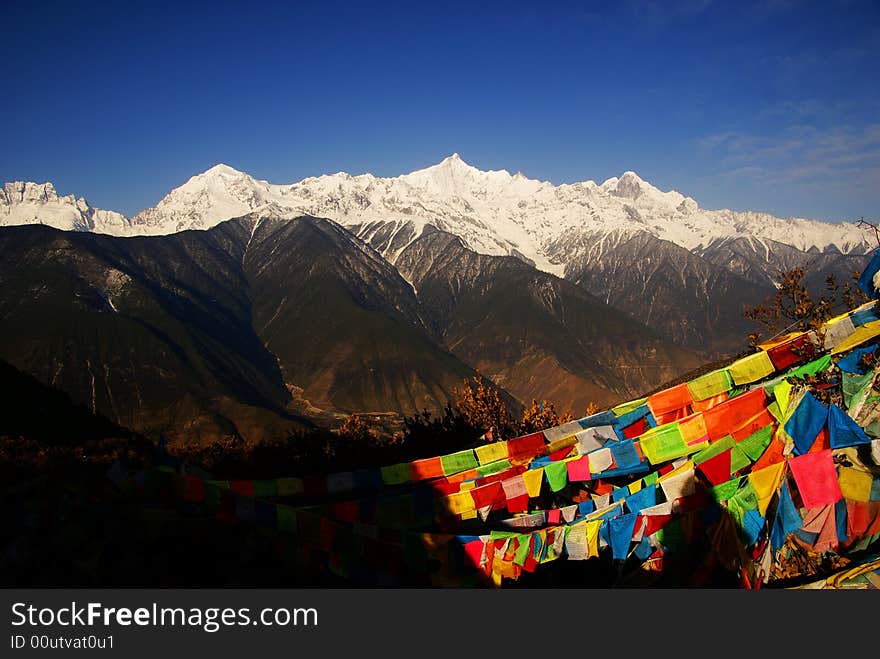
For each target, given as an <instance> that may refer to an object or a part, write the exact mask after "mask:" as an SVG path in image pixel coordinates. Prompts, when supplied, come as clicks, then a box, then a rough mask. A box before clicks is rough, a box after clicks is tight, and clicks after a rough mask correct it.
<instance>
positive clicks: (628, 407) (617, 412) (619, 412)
mask: <svg viewBox="0 0 880 659" xmlns="http://www.w3.org/2000/svg"><path fill="white" fill-rule="evenodd" d="M647 402H648V398H647V397H645V398H639V399H638V400H631V401H629V402H628V403H621V404H620V405H618V406H617V407H612V408H611V411H612V412H614V416H623V415H624V414H626V413H627V412H632V411H633V410H634V409H636V408H637V407H640V406H642V405H644V404H645V403H647Z"/></svg>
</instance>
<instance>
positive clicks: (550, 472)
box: [544, 462, 568, 492]
mask: <svg viewBox="0 0 880 659" xmlns="http://www.w3.org/2000/svg"><path fill="white" fill-rule="evenodd" d="M544 475H545V476H546V477H547V482H548V483H549V484H550V489H551V490H552V491H554V492H559V490H561V489H562V488H563V487H565V485H566V484H567V483H568V468H567V467H566V465H565V463H564V462H551V463H550V464H548V465H544Z"/></svg>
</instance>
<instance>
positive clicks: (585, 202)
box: [0, 153, 868, 274]
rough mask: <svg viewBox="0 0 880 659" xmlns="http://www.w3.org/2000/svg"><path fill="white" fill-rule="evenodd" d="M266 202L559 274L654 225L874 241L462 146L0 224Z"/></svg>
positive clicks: (168, 228) (712, 234)
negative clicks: (404, 162)
mask: <svg viewBox="0 0 880 659" xmlns="http://www.w3.org/2000/svg"><path fill="white" fill-rule="evenodd" d="M270 204H271V206H269V205H270ZM259 208H266V209H267V211H268V212H270V213H271V214H272V215H274V216H278V217H296V216H297V215H301V214H308V215H312V216H315V217H324V218H329V219H331V220H334V221H336V222H338V223H340V224H342V225H344V226H347V227H349V228H351V229H352V231H353V232H355V233H356V234H357V235H358V236H359V237H361V238H363V239H364V240H365V241H367V242H370V243H371V244H373V245H375V246H376V247H377V249H379V251H381V252H382V253H383V255H385V256H386V257H387V258H388V259H389V260H391V261H392V262H393V261H394V259H395V258H396V257H397V255H399V254H400V253H401V251H402V250H403V249H404V248H405V247H406V246H407V245H408V244H409V243H410V242H411V241H412V240H415V239H416V238H418V236H420V235H422V233H423V232H424V231H425V230H426V229H427V228H428V227H434V228H436V229H439V230H441V231H446V232H448V233H451V234H454V235H456V236H459V237H460V238H461V239H462V240H464V241H465V243H466V244H467V245H468V246H469V247H471V248H472V249H474V250H475V251H477V252H480V253H483V254H506V255H515V256H517V257H519V258H524V259H525V260H528V261H530V262H532V263H534V264H535V265H536V266H537V267H538V268H540V269H541V270H544V271H546V272H552V273H553V274H562V273H563V271H564V269H565V264H566V263H568V262H569V261H570V259H571V258H573V257H574V255H575V252H576V251H577V250H578V249H580V248H579V247H577V245H581V244H583V243H584V241H585V240H586V237H588V236H592V237H593V238H590V240H594V239H596V237H601V236H607V235H609V234H611V233H618V234H621V235H632V234H635V233H638V232H648V233H651V234H652V235H654V236H656V237H658V238H661V239H663V240H666V241H669V242H672V243H675V244H676V245H679V246H681V247H684V248H685V249H688V250H699V249H700V248H701V247H705V246H707V245H710V244H713V243H716V242H717V241H719V240H721V241H725V240H727V241H729V240H734V239H737V238H747V239H754V240H758V241H774V242H778V243H783V244H786V245H790V246H792V247H795V248H797V249H799V250H803V251H808V250H811V249H814V250H819V251H825V250H826V249H831V250H837V251H840V252H844V253H847V252H850V251H854V250H856V251H865V250H866V249H867V248H868V241H867V238H866V237H865V235H864V233H863V232H861V231H860V230H858V229H857V228H856V227H854V225H851V224H848V225H845V224H832V223H827V222H819V221H815V220H805V219H793V218H788V219H779V218H775V217H772V216H770V215H767V214H765V213H748V212H746V213H742V212H734V211H726V210H721V211H713V210H704V209H701V208H700V207H699V205H698V204H697V202H696V201H694V200H693V199H691V198H690V197H686V196H684V195H682V194H681V193H679V192H676V191H675V190H669V191H665V192H664V191H662V190H660V189H658V188H656V187H654V186H653V185H651V184H650V183H648V182H647V181H645V180H644V179H643V178H641V177H640V176H639V175H638V174H637V173H636V172H634V171H626V172H623V174H621V175H620V177H611V178H609V179H608V180H606V181H605V182H604V183H602V184H601V185H597V184H596V183H594V182H593V181H585V182H583V183H572V184H562V185H554V184H552V183H550V182H548V181H539V180H535V179H530V178H528V177H526V176H524V175H523V174H522V173H521V172H517V173H516V174H515V175H511V174H510V173H509V172H508V171H507V170H489V171H483V170H480V169H478V168H476V167H474V166H472V165H470V164H468V163H467V162H465V161H464V160H463V159H462V158H461V156H460V155H459V154H458V153H453V154H451V155H449V156H447V157H446V158H444V159H443V160H441V161H440V162H439V163H437V164H435V165H431V166H429V167H426V168H424V169H419V170H416V171H413V172H411V173H409V174H402V175H400V176H396V177H391V178H379V177H375V176H373V175H372V174H359V175H356V176H352V175H351V174H347V173H345V172H339V173H336V174H332V175H321V176H316V177H310V178H306V179H303V180H302V181H299V182H298V183H291V184H282V185H276V184H271V183H268V182H267V181H263V180H257V179H254V178H253V177H252V176H250V175H249V174H247V173H245V172H241V171H239V170H237V169H235V168H234V167H230V166H229V165H226V164H224V163H220V164H217V165H214V166H213V167H211V168H210V169H208V170H206V171H204V172H202V173H201V174H197V175H195V176H193V177H192V178H190V179H189V180H188V181H186V183H184V184H183V185H181V186H180V187H178V188H175V189H174V190H172V191H171V192H170V193H168V195H166V196H165V197H164V198H163V199H162V200H161V201H160V202H159V203H158V204H157V205H156V206H155V207H153V208H148V209H146V210H144V211H142V212H141V213H138V214H137V215H136V216H134V217H133V218H131V220H130V221H129V220H126V219H125V218H124V217H123V216H121V215H119V214H118V213H109V212H107V211H95V210H93V209H91V208H90V207H89V206H88V204H87V203H86V202H85V200H77V199H75V198H74V197H73V196H67V197H60V198H59V197H58V196H57V193H56V192H55V189H54V187H53V186H52V185H51V184H48V183H46V184H36V183H22V182H18V183H11V184H7V185H6V186H5V188H4V189H0V225H3V224H29V223H45V224H51V225H52V226H56V227H58V228H62V229H78V230H87V231H100V232H103V233H115V234H123V235H135V234H167V233H174V232H176V231H182V230H185V229H208V228H210V227H213V226H214V225H216V224H218V223H220V222H222V221H224V220H227V219H230V218H234V217H241V216H243V215H246V214H248V213H251V212H252V211H254V210H256V209H259ZM102 214H103V215H102Z"/></svg>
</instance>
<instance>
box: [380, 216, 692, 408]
mask: <svg viewBox="0 0 880 659" xmlns="http://www.w3.org/2000/svg"><path fill="white" fill-rule="evenodd" d="M397 266H398V269H399V270H400V271H401V273H402V274H403V275H404V277H406V278H407V279H408V280H410V281H411V282H413V285H414V287H415V288H416V290H417V291H418V295H419V299H420V300H421V301H422V302H423V304H424V306H425V309H426V310H428V311H429V312H430V313H431V319H432V321H433V323H434V326H435V327H436V330H437V332H438V334H439V336H440V339H441V341H442V342H443V345H444V346H446V347H447V348H448V349H449V350H450V351H451V352H452V353H453V354H455V355H457V356H458V357H459V358H460V359H462V361H465V362H466V363H468V364H471V365H473V366H475V367H476V368H477V369H478V370H479V371H480V372H481V373H483V374H484V375H486V376H487V377H489V378H490V379H491V380H492V381H494V382H496V383H498V384H499V385H501V386H503V387H504V388H505V389H506V390H507V391H509V392H511V393H512V394H514V395H515V396H517V397H518V398H519V399H520V400H523V401H525V402H528V401H530V400H532V399H535V400H542V399H548V400H552V401H555V402H556V403H557V404H559V405H560V407H561V408H562V409H572V410H574V411H576V412H582V411H583V410H585V409H586V408H587V406H588V405H589V404H590V403H596V404H602V402H604V401H614V400H622V399H624V398H627V396H631V395H633V394H637V393H640V392H641V391H642V390H643V388H644V386H646V385H647V386H650V385H648V383H656V384H660V383H662V382H664V381H667V380H669V379H670V378H672V377H675V374H677V373H678V374H680V373H682V372H684V371H687V370H689V369H690V368H693V367H695V366H697V365H698V364H699V363H700V362H701V360H700V359H699V358H698V357H697V356H696V354H695V353H693V352H689V351H687V350H683V349H681V348H679V347H677V346H676V345H674V344H672V343H671V342H670V341H668V340H666V339H665V338H663V337H662V336H661V334H660V333H658V332H654V331H653V330H651V329H649V328H648V327H646V326H644V325H641V324H639V323H634V322H633V321H632V319H631V318H630V317H628V316H627V315H626V314H624V313H623V312H620V311H617V310H615V309H614V308H612V307H610V306H607V305H606V304H605V303H604V302H602V301H601V300H598V299H596V298H595V297H594V296H592V295H591V294H590V293H588V292H587V291H585V290H584V289H582V288H580V287H579V286H577V285H575V284H573V283H571V282H569V281H566V280H564V279H560V278H558V277H556V276H554V275H550V274H547V273H544V272H541V271H540V270H537V269H535V268H533V267H532V266H529V265H528V264H526V263H523V262H522V261H521V260H519V259H517V258H515V257H512V256H490V255H484V254H478V253H476V252H474V251H473V250H471V249H470V248H468V247H467V246H466V245H465V244H464V242H463V241H462V240H461V238H459V237H458V236H454V235H452V234H449V233H445V232H441V231H427V232H425V233H424V234H423V235H422V236H420V237H419V238H417V239H416V240H414V241H413V242H412V243H410V244H409V245H408V246H407V247H406V248H405V249H404V250H403V251H402V252H401V254H400V256H399V257H398V259H397Z"/></svg>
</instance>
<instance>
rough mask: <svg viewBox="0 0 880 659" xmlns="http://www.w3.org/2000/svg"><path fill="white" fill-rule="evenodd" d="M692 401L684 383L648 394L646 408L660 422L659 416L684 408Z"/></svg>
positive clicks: (692, 398)
mask: <svg viewBox="0 0 880 659" xmlns="http://www.w3.org/2000/svg"><path fill="white" fill-rule="evenodd" d="M693 402H694V397H693V396H692V395H691V390H690V389H688V386H687V384H686V383H682V384H679V385H676V386H674V387H671V388H669V389H666V390H664V391H660V392H658V393H656V394H653V395H651V396H648V408H650V410H651V413H652V414H653V415H654V418H655V419H657V422H658V423H660V417H661V416H663V415H665V414H669V413H670V412H675V411H677V410H681V409H683V408H686V407H688V406H689V405H691V404H693Z"/></svg>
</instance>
